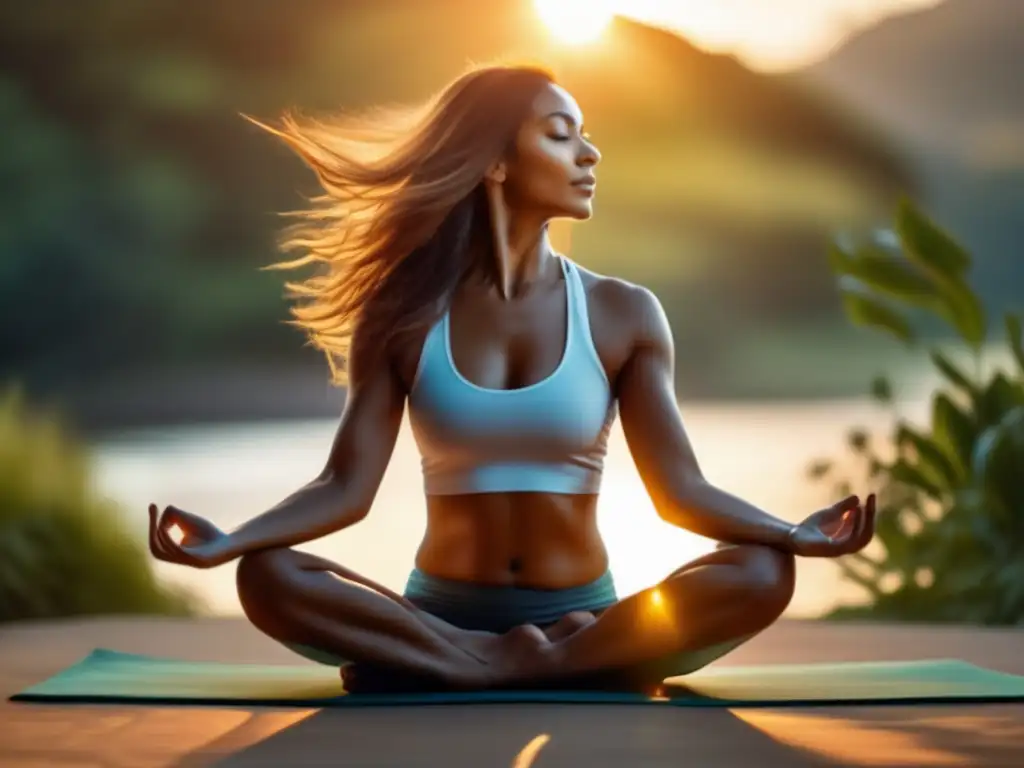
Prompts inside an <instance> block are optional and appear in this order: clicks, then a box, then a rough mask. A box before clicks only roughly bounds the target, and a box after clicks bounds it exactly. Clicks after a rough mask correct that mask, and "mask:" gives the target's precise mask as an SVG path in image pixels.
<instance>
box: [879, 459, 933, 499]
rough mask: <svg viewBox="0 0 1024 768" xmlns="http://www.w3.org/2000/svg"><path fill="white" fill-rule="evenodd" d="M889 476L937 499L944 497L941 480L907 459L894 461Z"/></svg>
mask: <svg viewBox="0 0 1024 768" xmlns="http://www.w3.org/2000/svg"><path fill="white" fill-rule="evenodd" d="M889 477H890V479H892V480H894V481H896V482H897V483H902V484H903V485H905V486H907V487H909V488H913V489H915V490H917V491H920V492H921V493H924V494H927V495H928V496H931V497H932V498H933V499H935V500H936V501H942V500H943V498H944V494H943V491H944V489H943V487H942V484H941V482H940V481H939V480H938V479H937V478H935V477H933V476H929V473H927V472H925V471H923V470H922V469H921V468H920V467H919V466H917V465H914V464H911V463H910V462H909V461H907V460H906V459H897V460H896V461H895V462H893V463H892V465H891V466H890V467H889Z"/></svg>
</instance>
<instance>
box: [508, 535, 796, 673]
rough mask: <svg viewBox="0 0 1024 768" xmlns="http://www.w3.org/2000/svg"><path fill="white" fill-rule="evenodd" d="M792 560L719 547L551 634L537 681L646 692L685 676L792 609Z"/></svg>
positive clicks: (771, 552) (749, 548)
mask: <svg viewBox="0 0 1024 768" xmlns="http://www.w3.org/2000/svg"><path fill="white" fill-rule="evenodd" d="M794 586H795V563H794V558H793V557H792V556H791V555H787V554H784V553H782V552H779V551H778V550H775V549H772V548H769V547H763V546H757V545H744V546H724V547H721V548H719V549H718V550H716V551H714V552H711V553H710V554H707V555H705V556H704V557H701V558H698V559H697V560H694V561H692V562H690V563H687V564H686V565H684V566H683V567H681V568H679V569H678V570H676V571H674V572H672V573H671V574H670V575H669V576H668V577H667V578H666V579H664V580H663V581H662V582H660V583H659V584H657V585H655V586H653V587H651V588H649V589H646V590H643V591H641V592H639V593H637V594H635V595H630V596H629V597H626V598H624V599H623V600H621V601H619V602H618V603H616V604H614V605H612V606H610V607H609V608H607V609H605V610H604V611H603V612H601V614H600V615H599V616H597V617H596V618H594V619H593V620H591V621H587V622H583V623H582V624H581V626H579V627H577V628H576V629H575V630H574V631H571V632H566V633H565V634H564V635H561V636H555V637H551V638H550V640H551V646H550V649H548V650H547V651H546V652H545V653H544V654H543V656H544V658H545V661H543V662H542V663H541V664H540V665H539V667H538V669H537V670H536V671H535V672H532V671H531V672H527V673H525V675H524V679H530V680H531V682H534V683H536V684H544V685H547V684H572V685H575V684H578V683H581V682H582V683H588V682H589V683H591V684H597V685H604V684H608V685H613V686H616V687H618V686H620V685H628V686H629V687H651V686H656V685H658V684H660V683H661V682H662V681H663V680H664V679H665V678H666V677H672V676H676V675H685V674H688V673H690V672H693V671H695V670H696V669H699V668H700V667H702V666H705V665H707V664H709V663H711V662H712V661H714V660H715V659H716V658H720V657H721V656H723V655H724V654H726V653H728V652H730V651H732V650H733V649H735V648H736V647H737V646H739V645H741V644H742V643H744V642H746V641H747V640H749V639H750V638H751V637H753V636H754V635H756V634H757V633H759V632H760V631H762V630H763V629H765V628H767V627H768V626H770V625H771V624H773V623H774V622H775V620H776V619H778V617H779V616H780V615H781V614H782V612H783V611H784V610H785V609H786V607H787V606H788V605H789V602H790V600H791V599H792V597H793V590H794Z"/></svg>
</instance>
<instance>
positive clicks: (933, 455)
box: [896, 424, 967, 490]
mask: <svg viewBox="0 0 1024 768" xmlns="http://www.w3.org/2000/svg"><path fill="white" fill-rule="evenodd" d="M896 440H897V442H899V443H901V444H906V445H911V446H913V448H914V452H915V454H916V455H917V468H918V469H919V470H920V472H921V473H922V474H923V475H924V476H925V477H926V478H927V479H928V480H929V481H930V482H931V483H932V484H933V485H934V486H936V487H938V488H940V489H942V490H953V489H954V488H956V487H957V486H959V485H960V484H961V483H962V482H964V480H966V479H967V473H966V472H964V471H962V470H961V468H960V467H958V466H957V465H956V464H955V463H954V462H953V461H951V460H950V458H949V457H948V456H946V454H945V452H944V451H943V450H942V448H940V447H939V446H938V445H936V443H935V441H934V440H932V439H931V438H929V437H926V436H925V435H922V434H921V433H920V432H918V431H917V430H915V429H914V428H913V427H911V426H910V425H908V424H900V426H899V427H898V428H897V430H896Z"/></svg>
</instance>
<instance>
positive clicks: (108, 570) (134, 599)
mask: <svg viewBox="0 0 1024 768" xmlns="http://www.w3.org/2000/svg"><path fill="white" fill-rule="evenodd" d="M150 562H151V561H150V560H149V555H148V553H147V552H146V551H145V550H144V549H143V548H142V546H140V544H139V543H138V540H137V532H133V531H131V530H129V528H128V527H127V526H126V524H125V521H124V519H123V516H122V514H121V512H120V510H118V509H116V508H115V507H114V506H113V505H111V504H110V503H108V502H107V501H106V500H104V499H102V498H100V497H99V496H98V495H97V493H96V491H95V490H94V488H93V482H92V478H91V476H90V472H89V468H88V462H87V457H86V456H85V454H84V452H83V450H82V449H81V448H80V447H79V446H78V445H77V444H76V443H75V442H74V441H73V440H72V439H71V438H70V436H69V435H67V434H66V433H65V432H64V431H63V430H62V429H61V428H60V426H59V424H58V423H57V422H56V421H55V420H54V419H53V417H51V416H46V415H40V414H34V413H31V412H29V411H28V410H26V409H25V407H24V405H23V403H22V401H21V397H20V396H19V395H18V393H17V392H15V391H7V392H5V393H4V394H3V396H2V397H0V623H2V622H5V621H16V620H20V619H43V618H56V617H63V616H78V615H85V614H117V613H156V614H173V615H188V614H191V613H194V612H195V611H196V610H198V609H199V607H200V604H199V603H198V602H197V600H196V598H195V597H194V596H193V595H191V594H188V593H186V592H184V591H181V590H178V589H173V588H169V587H166V586H163V585H161V584H160V583H159V582H158V581H157V580H156V578H155V576H154V574H153V570H152V567H151V564H150Z"/></svg>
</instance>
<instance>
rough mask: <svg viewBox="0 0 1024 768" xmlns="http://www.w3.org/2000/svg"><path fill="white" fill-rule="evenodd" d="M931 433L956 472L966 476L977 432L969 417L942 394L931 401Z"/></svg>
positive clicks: (938, 394)
mask: <svg viewBox="0 0 1024 768" xmlns="http://www.w3.org/2000/svg"><path fill="white" fill-rule="evenodd" d="M932 433H933V439H934V441H935V444H936V445H937V446H939V447H940V448H941V449H942V451H943V452H944V453H945V454H946V456H947V457H948V458H949V459H950V460H951V461H952V462H953V465H954V466H955V467H956V470H957V472H958V473H964V474H966V472H967V470H968V467H970V464H971V454H972V453H973V451H974V441H975V439H976V437H977V430H976V428H975V426H974V424H973V423H972V421H971V418H970V416H968V415H967V414H965V413H964V412H963V411H962V410H960V408H959V407H958V406H957V405H956V403H954V402H953V401H952V400H951V399H950V398H949V396H948V395H946V394H945V393H943V392H939V393H937V394H936V395H935V398H934V399H933V401H932Z"/></svg>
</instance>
